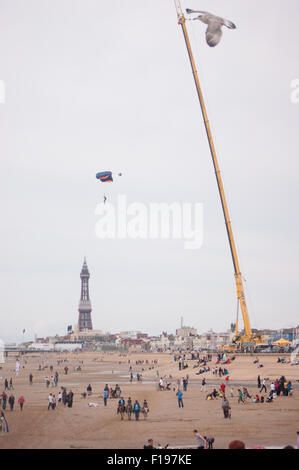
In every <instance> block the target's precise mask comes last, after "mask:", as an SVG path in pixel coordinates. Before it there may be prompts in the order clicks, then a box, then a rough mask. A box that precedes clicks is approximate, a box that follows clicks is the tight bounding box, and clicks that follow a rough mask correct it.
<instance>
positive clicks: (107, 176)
mask: <svg viewBox="0 0 299 470" xmlns="http://www.w3.org/2000/svg"><path fill="white" fill-rule="evenodd" d="M96 178H97V179H98V180H100V181H102V182H103V183H111V182H112V181H113V178H112V171H101V172H100V173H97V174H96Z"/></svg>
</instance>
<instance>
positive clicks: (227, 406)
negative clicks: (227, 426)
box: [222, 396, 231, 418]
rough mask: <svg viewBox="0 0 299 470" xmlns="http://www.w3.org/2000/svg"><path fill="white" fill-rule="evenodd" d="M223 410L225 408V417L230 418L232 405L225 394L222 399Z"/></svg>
mask: <svg viewBox="0 0 299 470" xmlns="http://www.w3.org/2000/svg"><path fill="white" fill-rule="evenodd" d="M222 410H223V415H224V418H230V417H231V415H230V412H229V410H230V406H229V401H228V400H227V399H226V397H225V396H223V399H222Z"/></svg>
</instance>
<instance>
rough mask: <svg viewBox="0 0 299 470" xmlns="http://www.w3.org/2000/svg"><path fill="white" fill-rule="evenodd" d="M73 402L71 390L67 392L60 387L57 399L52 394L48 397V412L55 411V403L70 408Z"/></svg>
mask: <svg viewBox="0 0 299 470" xmlns="http://www.w3.org/2000/svg"><path fill="white" fill-rule="evenodd" d="M73 400H74V393H73V392H72V390H70V391H69V392H67V389H66V388H65V387H61V389H60V391H59V393H58V395H57V399H56V396H55V394H54V393H50V394H49V396H48V410H50V409H51V410H55V408H56V405H57V403H62V404H63V405H64V406H66V405H67V406H68V408H72V406H73Z"/></svg>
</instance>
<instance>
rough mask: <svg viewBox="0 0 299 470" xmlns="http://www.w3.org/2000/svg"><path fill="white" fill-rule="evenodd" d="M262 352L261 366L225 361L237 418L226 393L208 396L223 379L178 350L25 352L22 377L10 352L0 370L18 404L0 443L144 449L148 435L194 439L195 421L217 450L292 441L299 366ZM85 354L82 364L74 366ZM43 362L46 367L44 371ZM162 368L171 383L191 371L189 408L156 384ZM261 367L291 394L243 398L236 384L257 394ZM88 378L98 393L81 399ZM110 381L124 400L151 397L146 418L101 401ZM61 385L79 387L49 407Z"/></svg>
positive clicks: (297, 426) (168, 440) (173, 441)
mask: <svg viewBox="0 0 299 470" xmlns="http://www.w3.org/2000/svg"><path fill="white" fill-rule="evenodd" d="M187 357H188V356H187ZM259 358H260V363H263V365H264V367H263V368H262V369H258V368H257V364H253V358H252V357H250V356H247V357H245V356H240V357H238V356H237V358H236V360H235V361H233V362H232V363H231V364H230V365H227V366H225V367H227V369H228V370H229V377H230V381H229V385H228V388H230V387H231V386H232V387H233V389H234V394H235V397H234V398H231V397H230V396H229V393H227V395H228V399H229V401H230V405H231V408H232V410H231V413H232V418H231V419H230V420H226V419H224V418H223V413H222V409H221V399H217V400H213V401H207V400H206V395H207V393H208V392H210V391H212V390H213V388H214V386H216V388H217V389H218V388H219V386H220V384H221V383H222V382H223V381H224V379H223V378H219V377H215V376H214V375H213V374H212V372H207V373H205V374H203V375H200V376H198V375H196V372H197V371H198V369H193V365H194V364H195V361H188V364H189V367H188V368H187V369H185V370H184V371H179V369H178V364H177V363H175V362H174V360H173V355H170V354H168V353H165V354H160V353H155V354H154V353H152V354H150V353H148V354H145V353H144V354H142V353H134V354H133V353H132V354H127V355H126V356H123V355H122V356H120V355H119V353H102V352H98V353H95V352H90V353H87V352H86V353H78V354H76V353H63V354H58V353H52V354H39V353H35V354H32V355H31V356H29V355H26V356H22V357H21V361H20V363H21V368H20V373H19V375H18V376H16V374H15V357H13V356H9V357H8V358H7V359H6V362H5V363H4V364H2V369H1V370H0V376H2V379H0V383H1V386H2V389H1V392H2V390H4V379H5V378H7V379H8V381H9V379H10V378H11V377H12V379H13V384H14V390H12V391H10V390H9V391H7V392H6V393H7V395H8V396H9V395H10V393H12V394H13V395H14V396H15V399H16V403H15V409H14V411H12V412H11V411H10V410H9V406H8V404H7V408H6V411H5V416H6V418H7V421H8V424H9V429H10V432H9V433H7V434H5V435H4V436H1V437H0V448H2V449H13V448H16V449H17V448H19V449H42V448H44V449H60V448H64V449H67V448H77V449H78V448H79V449H92V448H95V449H140V448H142V447H143V445H144V444H145V443H146V442H147V439H149V438H153V439H154V442H155V444H157V443H160V444H161V445H162V446H165V445H166V444H169V445H170V446H173V447H175V446H188V445H195V444H196V443H195V439H194V437H193V434H192V431H193V429H195V428H196V429H198V430H199V432H200V433H201V434H203V435H207V436H212V437H214V438H215V448H218V449H220V448H222V449H223V448H227V447H228V444H229V442H230V441H232V440H234V439H239V440H243V441H244V442H245V444H246V447H253V446H268V447H283V446H285V445H287V444H291V445H294V446H295V445H296V438H297V436H296V432H297V431H299V419H298V418H299V366H291V365H290V364H281V363H277V356H267V357H261V356H259ZM58 359H67V360H68V362H65V363H63V364H60V365H57V360H58ZM82 360H83V366H82V370H81V371H76V370H75V369H76V367H77V366H78V365H79V361H82ZM128 360H130V364H129V363H128ZM136 360H143V361H144V362H145V361H146V360H148V361H149V364H148V365H146V364H143V365H136ZM153 360H157V361H158V364H157V365H155V367H154V369H153V370H149V367H151V366H152V365H153V364H152V363H151V361H153ZM215 360H216V358H215V355H214V356H213V361H212V362H209V363H208V365H209V366H210V367H211V369H212V368H213V367H214V366H215ZM24 361H27V363H26V364H25V362H24ZM119 362H121V363H119ZM39 364H41V365H42V366H48V367H46V368H45V369H44V370H43V371H39V370H38V368H39ZM50 365H53V373H54V372H55V371H57V372H58V374H59V382H58V386H57V387H51V386H50V387H49V388H46V385H45V377H46V376H47V375H48V376H50V375H52V374H51V373H50V371H49V366H50ZM66 365H67V366H68V368H69V372H68V374H67V375H65V374H64V371H63V369H64V367H65V366H66ZM130 365H131V366H132V368H133V373H134V377H136V373H137V372H139V373H142V376H143V381H142V383H139V382H137V381H136V379H134V381H133V382H132V383H130V380H129V379H130V376H129V366H130ZM142 368H144V371H142ZM157 371H158V372H159V376H165V375H166V376H167V377H169V375H171V376H172V378H171V379H169V381H170V382H171V383H172V385H173V386H176V385H177V379H178V378H182V377H184V376H185V375H186V374H188V375H189V386H188V390H187V391H186V392H184V395H183V400H184V408H178V402H177V397H176V395H175V392H174V391H173V390H171V391H157V377H158V376H157ZM30 373H32V374H33V385H30V384H29V374H30ZM258 374H260V376H261V379H263V378H264V377H266V378H268V379H269V380H268V385H270V383H271V381H272V380H275V379H276V378H280V376H281V375H284V376H285V377H286V378H287V379H288V380H291V382H292V383H293V388H294V393H293V396H289V397H284V396H281V397H277V398H276V399H275V400H274V402H273V403H263V404H262V403H260V404H253V403H252V402H250V401H249V400H248V402H247V403H246V404H238V402H237V388H238V385H244V384H246V385H247V387H248V390H249V392H250V393H251V394H256V393H257V392H258V389H257V385H256V383H257V382H256V379H257V376H258ZM203 377H205V378H206V380H207V386H206V390H205V391H204V392H201V380H202V378H203ZM89 383H90V384H91V386H92V389H93V393H92V395H91V396H90V397H87V398H86V399H84V398H82V396H81V393H82V392H85V391H86V387H87V386H88V384H89ZM106 383H108V384H109V386H110V385H111V386H114V385H115V384H116V383H118V384H119V385H120V387H121V390H122V396H123V397H124V398H125V399H127V398H128V397H129V396H130V397H131V398H132V400H133V401H134V400H136V399H138V400H139V402H140V403H142V402H143V400H144V399H146V400H147V401H148V404H149V408H150V412H149V415H148V418H147V420H144V418H143V416H142V415H141V416H140V421H138V422H136V421H135V419H134V417H133V416H132V421H128V419H127V417H125V419H124V421H121V419H120V416H119V415H117V413H116V408H117V401H118V400H116V399H108V405H107V407H104V404H103V399H102V393H103V389H104V386H105V384H106ZM62 385H64V386H66V388H67V390H68V391H69V390H70V389H72V391H73V392H74V402H73V407H72V408H68V407H67V406H64V405H63V404H58V405H57V407H56V409H55V410H49V411H48V395H49V393H50V392H52V393H55V395H56V397H57V394H58V392H59V389H60V387H61V386H62ZM171 388H172V387H171ZM21 394H22V395H23V396H24V397H25V400H26V402H25V405H24V409H23V411H22V412H21V411H20V410H19V406H18V404H17V400H18V398H19V396H20V395H21ZM267 395H268V394H267ZM88 402H93V403H99V407H97V408H95V407H88Z"/></svg>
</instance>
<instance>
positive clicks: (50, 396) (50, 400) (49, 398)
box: [48, 393, 53, 411]
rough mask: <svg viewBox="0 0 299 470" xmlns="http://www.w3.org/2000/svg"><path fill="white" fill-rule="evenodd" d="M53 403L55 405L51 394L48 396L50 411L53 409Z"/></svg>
mask: <svg viewBox="0 0 299 470" xmlns="http://www.w3.org/2000/svg"><path fill="white" fill-rule="evenodd" d="M52 403H53V395H52V393H50V395H49V396H48V411H49V409H50V408H52Z"/></svg>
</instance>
